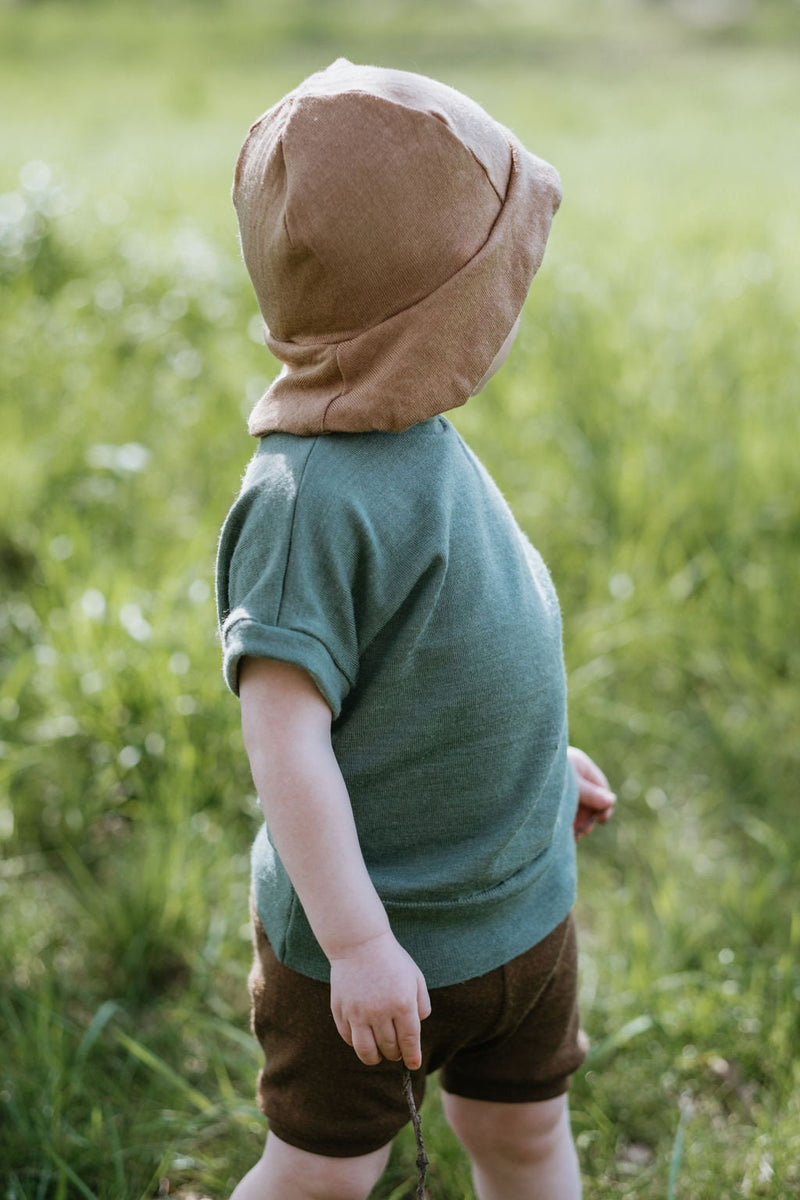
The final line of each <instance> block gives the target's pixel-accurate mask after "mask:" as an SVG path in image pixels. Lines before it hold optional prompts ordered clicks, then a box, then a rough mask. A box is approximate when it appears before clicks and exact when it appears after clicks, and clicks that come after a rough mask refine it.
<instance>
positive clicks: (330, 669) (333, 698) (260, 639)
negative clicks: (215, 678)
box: [222, 612, 353, 718]
mask: <svg viewBox="0 0 800 1200" xmlns="http://www.w3.org/2000/svg"><path fill="white" fill-rule="evenodd" d="M245 655H252V657H253V658H277V659H279V660H280V661H281V662H288V663H293V664H294V666H297V667H302V668H303V670H305V671H308V673H309V675H311V677H312V679H313V680H314V682H315V683H316V685H317V687H318V688H319V690H320V692H321V693H322V695H323V697H324V699H325V701H326V702H327V704H328V706H329V708H330V710H331V712H332V714H333V716H334V718H335V717H338V716H339V713H340V712H341V709H342V701H343V700H344V698H345V696H346V695H347V693H348V692H349V691H350V689H351V687H352V686H353V681H352V680H351V679H350V678H349V677H348V676H347V674H346V673H345V672H344V671H343V670H342V668H341V667H340V666H339V665H338V664H337V663H336V662H335V660H334V659H333V657H332V655H331V653H330V651H329V650H328V648H327V647H326V646H325V645H324V643H323V642H321V641H320V640H319V638H316V637H314V635H313V634H309V633H304V632H303V631H301V630H297V629H284V628H280V627H278V626H271V625H261V624H259V622H258V621H254V620H253V619H252V617H245V616H242V617H237V615H236V613H235V612H233V613H231V615H230V616H229V617H228V620H227V621H226V622H225V625H224V626H223V629H222V670H223V673H224V675H225V682H226V683H227V685H228V687H229V688H230V690H231V691H232V692H233V694H234V695H235V696H238V695H239V663H240V661H241V659H242V658H244V657H245Z"/></svg>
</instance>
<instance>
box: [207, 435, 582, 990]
mask: <svg viewBox="0 0 800 1200" xmlns="http://www.w3.org/2000/svg"><path fill="white" fill-rule="evenodd" d="M217 570H218V581H217V587H218V606H219V614H220V621H221V627H222V645H223V653H224V672H225V677H226V680H227V682H228V685H229V686H230V688H231V689H232V690H233V691H234V692H236V691H237V686H238V685H237V676H238V663H239V660H240V659H241V657H242V656H243V655H254V656H256V657H264V658H276V659H281V660H284V661H288V662H291V663H294V664H296V665H297V666H300V667H303V668H305V669H306V670H307V671H309V672H310V674H311V675H312V676H313V678H314V679H315V680H316V683H317V685H318V687H319V689H320V691H321V693H322V695H323V696H324V697H325V699H326V700H327V702H328V704H329V705H330V707H331V711H332V714H333V723H332V743H333V747H334V750H335V753H336V757H337V759H338V762H339V765H340V767H341V770H342V774H343V776H344V779H345V782H346V784H347V788H348V792H349V795H350V800H351V803H352V806H353V812H354V815H355V821H356V826H357V829H358V835H359V839H360V844H361V850H362V853H363V856H364V860H365V862H366V865H367V869H368V870H369V873H370V876H371V878H372V880H373V882H374V884H375V887H376V888H377V891H378V894H379V895H380V897H381V899H382V901H383V903H384V905H385V907H386V911H387V913H388V916H389V920H390V922H391V925H392V928H393V930H394V932H395V935H396V936H397V938H398V940H399V941H400V942H401V944H402V945H404V946H405V948H406V949H407V950H408V952H409V953H410V954H411V955H412V957H413V958H414V959H415V961H416V962H417V964H418V965H419V967H420V969H421V970H422V972H423V974H424V975H425V977H426V980H427V982H428V986H429V987H440V986H444V985H447V984H451V983H457V982H460V981H462V980H464V979H469V978H472V977H473V976H476V975H481V974H483V973H485V972H486V971H489V970H491V969H492V968H494V967H496V966H499V965H500V964H501V963H503V962H506V961H508V960H509V959H510V958H513V957H515V956H516V955H517V954H521V953H523V952H524V951H525V950H527V949H529V948H530V947H531V946H533V945H534V944H535V943H537V942H538V941H540V940H541V939H542V938H543V937H545V936H546V935H547V934H548V933H549V932H550V931H551V930H552V929H553V928H554V927H555V926H556V925H557V924H558V923H559V921H561V920H562V919H563V918H564V917H565V916H566V915H567V913H568V912H569V910H570V908H571V907H572V904H573V902H574V896H575V850H574V839H573V836H572V820H573V817H574V813H575V806H576V800H577V785H576V781H575V776H574V772H573V770H572V768H571V766H570V764H569V762H568V760H567V756H566V751H567V714H566V684H565V676H564V665H563V655H562V648H561V618H560V613H559V609H558V601H557V599H556V595H555V592H554V590H553V586H552V583H551V580H550V576H549V575H548V572H547V569H546V568H545V566H544V563H543V562H542V560H541V558H540V556H539V555H538V553H537V552H536V551H535V550H534V549H533V547H532V546H531V544H530V543H529V542H528V540H527V539H526V538H525V536H524V535H523V534H522V532H521V530H520V529H519V526H518V525H517V523H516V521H515V520H514V517H513V516H512V514H511V512H510V510H509V508H508V506H507V504H506V502H505V500H504V499H503V497H502V496H501V495H500V492H499V491H498V489H497V487H496V486H495V484H494V483H493V481H492V480H491V478H490V476H489V475H488V474H487V472H486V470H485V469H484V468H483V466H482V465H481V464H480V462H479V461H478V460H477V458H476V457H475V455H474V454H473V453H472V452H471V450H470V449H469V448H468V447H467V446H466V445H465V443H464V442H463V441H462V439H461V437H460V436H459V435H458V433H457V432H456V431H455V429H454V428H453V426H452V425H451V424H450V423H449V422H448V421H447V420H446V419H445V418H444V417H434V418H432V419H431V420H428V421H425V422H423V423H421V424H418V425H414V426H412V427H411V428H410V429H408V430H406V431H405V432H403V433H366V434H327V435H325V436H322V437H297V436H294V435H291V434H272V435H270V436H268V437H265V438H263V439H262V441H261V442H260V444H259V448H258V450H257V452H256V454H255V456H254V458H253V459H252V461H251V463H250V465H249V467H248V469H247V472H246V474H245V478H244V481H243V485H242V490H241V493H240V495H239V497H238V499H237V500H236V502H235V504H234V505H233V507H232V509H231V511H230V513H229V515H228V518H227V520H226V522H225V525H224V528H223V531H222V535H221V539H220V545H219V556H218V567H217ZM252 866H253V886H254V892H255V900H256V906H257V909H258V912H259V915H260V917H261V920H262V922H263V924H264V927H265V929H266V932H267V935H268V937H269V939H270V942H271V944H272V946H273V949H274V950H275V952H276V954H277V955H278V957H279V958H280V959H281V960H282V961H284V962H285V963H287V965H288V966H290V967H293V968H294V969H295V970H297V971H300V972H301V973H303V974H306V975H310V976H312V977H313V978H315V979H327V978H328V977H329V969H328V962H327V959H326V958H325V956H324V954H323V953H322V950H321V949H320V947H319V945H318V943H317V942H316V939H315V938H314V936H313V934H312V932H311V929H310V927H309V925H308V922H307V920H306V918H305V914H304V913H303V910H302V907H301V905H300V903H299V901H298V898H297V896H296V894H295V892H294V890H293V888H292V885H291V883H290V881H289V879H288V876H287V875H286V872H285V870H284V869H283V866H282V864H281V862H280V860H279V858H278V856H277V854H276V853H275V850H274V848H273V846H272V844H271V842H270V837H269V831H268V830H267V828H266V827H262V829H261V831H260V832H259V834H258V836H257V838H256V841H255V844H254V847H253V854H252Z"/></svg>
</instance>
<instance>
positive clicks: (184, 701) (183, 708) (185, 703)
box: [175, 695, 197, 717]
mask: <svg viewBox="0 0 800 1200" xmlns="http://www.w3.org/2000/svg"><path fill="white" fill-rule="evenodd" d="M175 708H176V709H177V710H178V712H179V713H180V715H181V716H182V717H190V716H191V715H192V713H196V712H197V701H196V700H195V698H194V696H187V695H182V696H176V697H175Z"/></svg>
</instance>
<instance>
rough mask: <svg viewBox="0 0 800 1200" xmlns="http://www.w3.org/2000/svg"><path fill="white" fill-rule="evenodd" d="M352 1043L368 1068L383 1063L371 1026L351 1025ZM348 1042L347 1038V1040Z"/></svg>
mask: <svg viewBox="0 0 800 1200" xmlns="http://www.w3.org/2000/svg"><path fill="white" fill-rule="evenodd" d="M350 1038H351V1040H350V1042H349V1044H350V1045H351V1046H352V1047H353V1049H354V1050H355V1052H356V1055H357V1056H358V1058H359V1059H360V1060H361V1062H363V1063H364V1065H365V1066H367V1067H374V1066H377V1064H378V1063H379V1062H380V1061H381V1057H382V1055H381V1052H380V1050H379V1049H378V1046H377V1043H376V1041H375V1035H374V1034H373V1032H372V1030H371V1028H370V1027H369V1025H351V1026H350ZM345 1041H347V1038H345Z"/></svg>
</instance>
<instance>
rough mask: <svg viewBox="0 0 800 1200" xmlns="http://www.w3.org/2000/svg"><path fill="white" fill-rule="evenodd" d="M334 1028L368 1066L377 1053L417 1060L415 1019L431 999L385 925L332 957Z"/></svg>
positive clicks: (412, 1065)
mask: <svg viewBox="0 0 800 1200" xmlns="http://www.w3.org/2000/svg"><path fill="white" fill-rule="evenodd" d="M331 1011H332V1012H333V1019H334V1021H335V1022H336V1028H337V1029H338V1030H339V1033H340V1034H341V1035H342V1037H343V1038H344V1040H345V1041H346V1042H347V1044H348V1046H352V1047H353V1049H354V1050H355V1052H356V1054H357V1055H358V1057H359V1058H360V1059H361V1061H362V1062H363V1063H366V1064H367V1066H374V1065H375V1064H376V1063H379V1062H380V1060H381V1058H388V1059H389V1060H390V1061H392V1062H399V1061H400V1059H402V1060H403V1062H404V1063H405V1065H406V1066H407V1067H408V1068H409V1070H412V1071H415V1070H416V1069H417V1068H418V1067H420V1066H421V1065H422V1052H421V1049H420V1022H421V1021H424V1019H425V1017H427V1016H429V1015H430V1011H431V1002H430V999H429V998H428V989H427V987H426V985H425V980H424V978H423V975H422V972H421V971H420V970H419V968H418V967H417V964H416V963H415V962H414V960H413V959H412V958H411V957H410V956H409V955H408V954H407V953H406V951H405V950H404V949H403V947H402V946H401V945H400V943H399V942H398V941H397V940H396V939H395V937H394V935H393V934H392V933H391V932H389V931H387V932H386V933H382V934H379V935H378V936H377V937H374V938H371V939H370V940H369V941H366V942H362V943H360V944H359V945H356V946H354V947H353V948H351V949H348V950H346V951H345V952H344V953H343V954H342V955H341V956H340V957H336V958H332V959H331Z"/></svg>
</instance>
